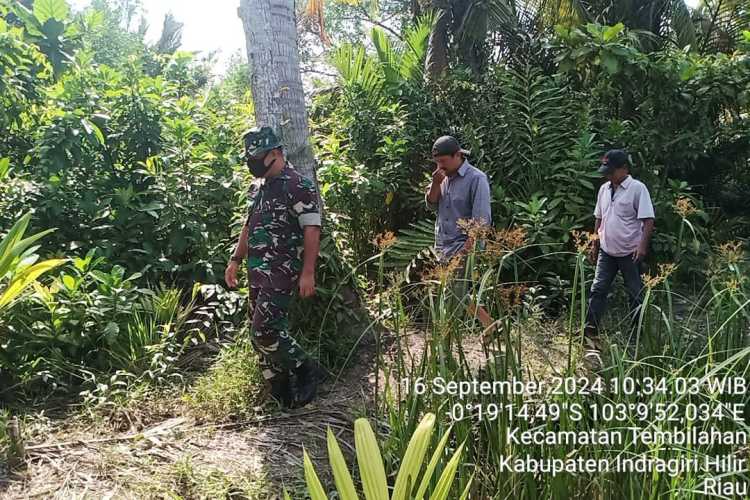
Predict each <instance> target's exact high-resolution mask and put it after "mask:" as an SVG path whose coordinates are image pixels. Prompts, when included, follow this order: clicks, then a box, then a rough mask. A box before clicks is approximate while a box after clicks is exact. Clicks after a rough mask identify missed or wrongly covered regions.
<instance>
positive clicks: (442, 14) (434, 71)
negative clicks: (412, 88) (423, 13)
mask: <svg viewBox="0 0 750 500" xmlns="http://www.w3.org/2000/svg"><path fill="white" fill-rule="evenodd" d="M432 8H433V9H434V11H435V13H436V14H437V15H438V19H437V21H436V22H435V26H434V27H433V28H432V33H430V40H429V42H428V45H427V57H425V73H426V74H427V79H428V80H429V81H430V82H433V83H436V82H438V81H440V78H441V76H442V75H443V73H445V70H447V69H448V28H449V26H450V12H449V9H450V2H449V1H447V0H434V1H433V2H432Z"/></svg>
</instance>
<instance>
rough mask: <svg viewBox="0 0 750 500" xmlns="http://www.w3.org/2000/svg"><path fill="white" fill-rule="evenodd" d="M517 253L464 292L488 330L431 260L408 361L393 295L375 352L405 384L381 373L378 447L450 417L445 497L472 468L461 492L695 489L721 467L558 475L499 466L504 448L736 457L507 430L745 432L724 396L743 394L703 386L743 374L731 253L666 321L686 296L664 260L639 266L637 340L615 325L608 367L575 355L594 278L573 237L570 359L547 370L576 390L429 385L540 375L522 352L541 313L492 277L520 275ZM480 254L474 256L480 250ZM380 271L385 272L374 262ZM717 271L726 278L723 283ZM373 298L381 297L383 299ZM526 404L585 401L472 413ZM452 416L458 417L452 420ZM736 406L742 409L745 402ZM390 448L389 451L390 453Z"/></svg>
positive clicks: (716, 448) (743, 344) (704, 447)
mask: <svg viewBox="0 0 750 500" xmlns="http://www.w3.org/2000/svg"><path fill="white" fill-rule="evenodd" d="M514 251H515V250H508V251H505V252H502V253H501V254H499V255H495V258H494V262H495V265H491V266H489V267H483V268H482V269H484V271H483V273H482V274H481V275H480V276H478V279H475V280H474V282H475V285H474V286H473V288H472V289H471V292H470V297H471V298H472V299H473V301H475V302H477V303H483V304H485V305H486V307H487V308H488V311H489V312H490V314H491V315H492V316H493V318H496V319H497V321H496V322H495V325H494V330H492V329H490V331H488V329H483V328H482V327H481V326H479V325H477V322H476V318H475V317H474V315H471V314H467V313H466V308H465V306H466V298H465V297H455V296H454V295H453V294H452V286H451V285H452V281H453V280H455V279H456V278H455V277H454V276H452V275H451V274H450V273H446V272H443V273H442V274H441V273H440V272H438V273H437V277H433V279H426V280H424V281H422V282H420V283H418V284H415V285H413V286H414V287H416V288H420V289H421V290H422V292H423V293H422V297H423V301H422V302H421V303H420V304H419V305H418V306H417V308H416V309H420V308H421V309H423V310H424V311H425V312H426V316H427V325H426V326H427V332H426V335H425V341H424V344H423V347H422V352H421V353H420V354H421V355H420V356H417V357H416V358H417V361H414V362H406V360H408V359H410V357H411V355H413V354H414V353H413V348H412V347H409V346H408V345H406V344H405V343H403V342H402V339H403V338H405V337H406V336H407V335H408V333H409V331H410V329H412V323H413V321H412V315H413V316H417V315H418V313H419V311H414V310H409V309H408V308H406V307H404V304H403V303H402V296H401V294H400V293H394V294H391V295H390V297H392V302H391V303H390V304H388V308H389V310H390V313H391V317H390V320H389V323H388V326H389V328H390V330H391V331H392V335H393V336H394V338H395V339H396V341H395V345H394V348H395V351H396V352H395V355H394V356H392V357H391V358H390V361H391V363H390V364H389V363H387V362H383V361H384V360H381V364H382V365H383V369H384V372H385V379H386V380H389V381H398V382H403V381H407V382H405V383H401V384H396V385H395V387H389V386H388V385H387V384H386V387H385V388H384V391H383V393H382V394H380V395H379V400H380V401H382V405H383V411H384V418H385V422H386V423H387V429H388V432H387V433H386V445H385V447H384V448H385V456H387V457H402V456H404V455H405V453H406V452H407V449H408V446H409V445H408V443H409V436H411V435H412V434H413V433H414V431H415V430H416V428H417V426H418V423H419V421H420V416H422V415H424V414H427V413H434V414H436V415H437V419H436V422H435V428H436V431H437V435H442V434H443V433H444V432H445V431H446V430H447V429H448V427H449V426H451V425H452V435H453V436H454V438H453V440H452V441H451V443H450V444H449V445H448V446H447V447H446V449H445V453H444V457H443V461H442V462H441V463H444V462H447V460H448V459H449V458H450V453H451V449H453V450H455V448H456V447H457V446H458V443H465V447H464V454H463V460H462V463H461V465H460V466H459V468H458V476H457V480H456V482H455V484H454V486H453V490H452V494H451V496H450V498H457V497H458V496H459V495H460V494H461V493H462V492H463V491H464V489H465V488H466V487H467V486H468V484H469V481H470V480H471V477H472V476H473V475H474V472H475V471H476V477H475V478H474V481H473V486H472V487H471V488H472V494H471V496H470V498H498V499H499V498H514V499H515V498H520V499H526V498H529V499H532V498H540V499H546V498H570V497H580V498H583V497H593V498H618V499H620V498H624V499H631V498H632V499H635V498H652V499H656V498H680V499H682V498H699V497H701V491H702V490H701V488H702V487H703V484H704V481H705V480H706V479H707V478H710V477H713V476H717V475H721V474H720V473H719V472H716V471H713V470H697V471H685V472H682V473H677V474H667V473H659V472H653V471H648V472H643V473H641V472H617V471H612V470H609V471H607V470H597V471H593V472H586V473H580V474H571V473H565V472H563V473H559V474H554V475H553V474H551V473H533V472H517V471H514V470H507V469H506V468H504V467H503V464H504V460H505V459H506V457H518V458H522V457H524V456H526V455H529V456H531V457H533V458H535V459H542V460H551V459H563V458H575V457H579V456H580V457H583V458H593V459H598V460H606V461H607V463H609V464H614V463H615V460H617V459H625V458H634V457H651V458H654V457H658V458H661V459H664V460H669V459H674V460H689V459H698V460H704V458H705V457H707V456H718V455H732V456H739V453H740V450H739V447H737V446H732V445H728V444H721V443H718V442H713V443H708V444H694V445H686V446H677V445H675V446H669V445H667V444H663V443H657V444H643V443H640V442H637V441H633V440H631V439H630V438H629V434H623V435H624V436H625V439H624V442H623V443H612V444H591V445H586V446H583V445H576V444H567V443H560V444H551V445H544V446H538V445H525V444H520V445H519V444H516V443H514V442H513V440H512V439H511V438H510V436H509V432H510V431H512V430H513V429H514V428H518V429H519V432H523V431H527V430H547V431H553V432H556V433H559V432H561V431H576V432H578V431H589V430H594V431H607V432H613V431H622V432H623V433H625V432H626V431H627V432H630V431H629V429H649V430H652V431H661V430H663V431H669V432H672V431H674V430H675V429H677V430H689V429H691V428H696V429H698V430H704V431H709V430H710V429H711V428H712V427H714V428H716V429H718V430H720V431H743V432H748V425H747V420H745V421H738V420H737V419H733V418H728V417H729V413H728V408H729V406H728V405H731V404H745V405H746V407H747V406H750V400H749V398H748V395H747V394H728V393H720V392H717V391H715V390H713V391H712V390H709V389H708V386H707V385H706V382H710V381H712V380H714V379H721V378H723V377H741V378H744V379H745V380H748V375H749V371H750V369H749V368H748V366H750V344H749V342H748V326H749V325H750V320H749V318H750V314H749V311H750V306H749V305H748V304H749V301H748V294H747V293H746V292H745V290H744V288H743V285H744V278H743V277H742V276H741V275H738V273H740V268H739V266H738V265H737V262H736V261H735V262H733V263H730V265H728V266H725V269H724V270H723V271H721V272H719V273H715V275H714V277H713V278H712V279H711V280H710V281H711V283H710V284H709V285H710V286H709V285H707V287H706V289H704V290H703V291H700V293H699V294H698V296H697V297H694V301H693V303H692V305H691V308H690V310H689V311H682V312H681V314H680V317H681V319H680V320H679V321H678V320H676V319H675V316H676V314H675V310H674V309H675V302H676V301H679V302H680V303H681V304H682V303H684V302H685V298H684V297H682V296H680V295H679V294H678V293H677V292H675V291H674V290H673V287H672V284H671V283H670V274H671V271H672V270H673V268H672V267H669V266H662V267H660V273H659V274H657V275H656V276H646V277H645V283H646V286H645V289H644V294H643V305H642V307H641V309H640V313H639V315H638V317H637V321H636V327H635V329H634V331H633V335H634V338H633V339H631V341H632V343H634V344H635V345H634V346H631V347H630V348H629V347H628V345H627V343H626V344H625V345H622V346H621V345H620V344H619V343H617V342H616V341H615V339H614V337H611V342H610V346H609V348H608V349H606V350H605V351H604V352H603V353H602V354H603V359H604V366H603V367H602V368H601V370H599V371H598V372H596V373H592V372H589V371H587V370H585V369H584V368H583V367H582V364H581V354H582V352H583V349H582V348H583V343H582V342H583V320H584V318H585V312H586V303H587V290H588V286H589V283H590V277H589V278H587V274H589V269H588V268H587V266H586V265H585V259H584V255H585V252H584V249H583V248H580V247H579V251H578V252H577V255H576V256H577V258H576V266H575V269H574V270H573V280H572V283H573V286H572V288H571V290H570V297H569V305H568V314H567V315H566V321H565V324H564V327H560V328H559V335H560V336H564V337H565V338H567V359H565V360H564V361H565V362H564V364H563V365H562V366H557V367H555V368H556V373H557V374H559V375H560V376H561V377H566V376H567V377H574V378H577V379H579V380H580V381H581V382H579V388H576V389H574V390H571V391H564V390H563V391H560V393H557V394H552V393H549V392H547V393H545V394H544V395H542V396H536V397H528V396H525V395H523V394H502V395H497V396H492V397H489V396H481V395H478V396H474V397H471V398H469V399H466V400H462V399H459V398H458V397H457V396H453V395H446V394H436V393H434V392H433V391H431V390H430V389H429V384H430V382H431V381H433V380H435V379H436V378H442V379H444V380H446V381H467V380H469V381H470V380H488V381H496V380H518V381H526V382H528V381H530V380H534V379H535V378H536V377H537V375H536V374H535V373H533V372H529V370H528V369H527V363H525V359H524V356H525V352H526V348H525V347H526V345H527V343H528V342H530V339H529V337H530V336H529V332H528V331H527V330H526V328H529V327H532V326H533V325H535V324H536V323H535V322H533V321H532V319H533V318H531V317H530V313H529V308H528V307H525V306H524V305H523V304H522V303H521V301H520V300H515V301H513V300H508V296H509V294H504V293H503V290H507V289H509V288H510V289H512V288H513V287H518V283H517V281H518V280H517V278H516V280H515V282H513V283H502V282H501V280H500V279H499V277H500V275H501V274H500V268H501V267H502V266H503V265H505V268H504V269H505V274H506V275H508V274H509V275H510V276H517V270H515V272H514V270H513V265H512V261H513V259H512V258H510V257H512V255H511V254H512V253H513V252H514ZM476 257H477V258H478V259H479V258H480V257H481V256H479V255H477V256H476ZM724 260H725V261H726V260H727V259H724ZM729 260H730V261H731V260H732V259H729ZM498 262H500V263H501V264H500V266H498V265H497V263H498ZM508 263H510V265H508ZM509 269H510V272H508V270H509ZM443 271H444V270H443ZM725 271H726V272H725ZM470 272H471V271H469V273H470ZM381 273H382V270H381ZM727 273H728V274H729V276H730V279H729V281H728V279H727V276H726V275H727ZM467 274H468V273H467ZM740 274H741V273H740ZM732 276H734V277H733V278H732ZM475 278H477V276H475ZM732 279H733V280H734V281H731V280H732ZM379 281H380V283H383V278H382V274H381V277H380V279H379ZM721 283H724V284H725V286H720V284H721ZM519 295H520V292H519ZM382 296H383V297H386V296H387V295H382ZM379 307H381V308H382V304H381V305H380V306H379ZM477 343H479V344H481V347H482V349H481V351H482V352H483V359H481V360H479V362H478V363H477V361H476V359H475V360H474V363H473V364H472V363H470V362H469V361H468V360H467V358H468V356H467V352H466V349H465V348H466V346H467V345H469V344H477ZM626 378H630V379H633V380H635V381H644V380H646V381H648V380H654V381H658V383H659V384H663V385H661V388H660V389H659V390H652V389H647V388H644V389H642V390H640V391H637V390H633V391H630V390H629V389H628V387H619V390H617V391H615V390H612V387H613V384H614V383H615V382H614V381H615V380H620V381H622V380H625V379H626ZM691 378H692V379H694V380H696V381H697V382H696V384H697V385H696V386H695V387H699V390H697V391H696V393H695V394H690V393H683V391H682V388H683V381H684V380H689V379H691ZM583 380H586V381H588V383H589V384H591V383H593V382H594V381H595V380H600V381H601V384H602V387H603V389H602V390H601V391H595V393H590V394H587V393H584V392H583V391H581V390H580V385H581V384H585V383H586V382H583ZM417 381H420V382H424V383H425V384H428V388H427V390H425V391H415V390H414V389H415V387H421V386H419V385H418V383H417ZM646 383H648V382H646ZM626 384H627V382H626ZM644 387H645V386H644ZM422 388H424V387H422ZM524 404H529V405H530V407H531V408H532V409H533V410H534V411H537V410H539V411H541V409H542V408H547V409H548V410H549V409H550V408H551V406H549V405H552V404H557V405H559V407H561V408H571V407H573V406H574V405H579V406H580V408H583V409H584V411H583V414H582V418H580V419H579V418H577V416H576V415H573V413H572V412H571V411H562V412H561V413H560V415H559V416H557V415H555V416H554V417H553V416H550V415H549V414H548V415H542V414H540V415H539V417H538V418H533V419H528V420H527V419H515V420H512V419H511V418H510V416H509V414H508V412H507V411H500V412H497V413H494V412H490V413H492V414H491V415H489V416H488V415H486V414H485V415H484V416H481V417H480V415H479V414H478V406H479V405H481V406H482V408H483V409H484V411H485V412H486V411H487V409H488V408H490V405H498V406H499V407H500V408H510V407H512V408H515V409H520V408H522V405H524ZM700 404H707V405H710V408H719V409H718V410H716V412H717V413H715V414H713V415H711V416H710V417H705V418H700V417H699V418H692V417H693V416H692V415H691V414H689V413H688V412H691V411H692V409H693V407H692V406H691V405H700ZM469 405H472V406H469ZM545 405H547V406H545ZM607 405H620V406H615V407H616V408H625V409H626V410H625V411H624V414H623V415H622V417H623V418H621V419H614V418H611V419H607V418H604V417H602V416H599V418H597V414H596V413H595V412H594V408H597V409H598V411H601V409H602V408H604V407H605V406H607ZM644 405H646V406H644ZM659 405H661V406H659ZM669 405H674V406H669ZM659 407H663V408H669V411H670V412H674V415H679V416H681V417H680V418H682V420H681V421H676V422H672V421H669V419H667V418H664V415H663V414H661V413H660V412H659V411H658V410H657V408H659ZM493 408H494V407H493ZM645 408H648V409H649V411H648V414H647V415H646V414H643V413H640V411H641V410H643V409H645ZM548 413H549V411H548ZM452 417H463V418H461V419H457V420H456V419H454V418H452ZM744 417H745V419H747V410H745V414H744ZM391 460H393V461H398V459H396V458H391ZM396 465H397V464H389V465H388V466H387V467H386V469H387V470H396V469H397V467H396ZM439 472H440V471H438V474H439ZM724 476H725V477H724V479H725V480H728V481H748V477H747V471H744V472H743V471H739V472H738V471H735V472H733V473H727V474H725V475H724ZM433 486H434V485H433Z"/></svg>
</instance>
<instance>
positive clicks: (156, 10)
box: [69, 0, 245, 71]
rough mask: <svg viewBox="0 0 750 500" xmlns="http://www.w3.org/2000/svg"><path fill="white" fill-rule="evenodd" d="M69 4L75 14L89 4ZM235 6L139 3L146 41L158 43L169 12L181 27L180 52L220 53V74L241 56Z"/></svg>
mask: <svg viewBox="0 0 750 500" xmlns="http://www.w3.org/2000/svg"><path fill="white" fill-rule="evenodd" d="M69 2H70V3H71V4H72V6H73V8H74V9H76V10H81V9H83V8H85V7H86V6H87V5H89V3H90V1H89V0H72V1H71V0H69ZM239 5H240V2H239V0H209V1H203V0H143V9H144V11H145V12H144V15H145V17H146V22H147V23H148V32H147V34H146V40H147V41H149V42H155V41H156V40H158V39H159V35H160V34H161V28H162V23H163V22H164V15H165V14H166V13H167V12H171V13H172V14H174V16H175V18H176V19H177V20H178V21H179V22H181V23H184V26H183V28H182V47H181V49H182V50H189V51H201V52H203V53H208V52H210V51H212V50H220V53H219V54H218V55H217V60H218V65H217V68H216V69H217V70H219V71H221V70H222V69H223V68H224V67H225V65H226V63H227V61H228V60H229V58H230V56H231V55H232V54H233V53H235V52H237V51H242V52H243V54H244V50H245V34H244V32H243V31H242V22H241V21H240V18H239V17H237V7H239ZM134 24H137V21H136V23H134Z"/></svg>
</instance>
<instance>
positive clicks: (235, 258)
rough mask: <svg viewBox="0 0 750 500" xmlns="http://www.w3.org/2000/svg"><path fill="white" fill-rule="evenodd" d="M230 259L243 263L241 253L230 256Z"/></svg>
mask: <svg viewBox="0 0 750 500" xmlns="http://www.w3.org/2000/svg"><path fill="white" fill-rule="evenodd" d="M229 260H231V261H232V262H237V263H238V264H241V263H242V260H243V258H242V257H240V256H239V255H232V256H231V257H229Z"/></svg>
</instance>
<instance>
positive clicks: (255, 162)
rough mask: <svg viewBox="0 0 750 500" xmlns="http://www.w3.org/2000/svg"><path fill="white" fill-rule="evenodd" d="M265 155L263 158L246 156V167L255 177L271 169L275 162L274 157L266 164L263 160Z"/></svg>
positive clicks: (261, 175)
mask: <svg viewBox="0 0 750 500" xmlns="http://www.w3.org/2000/svg"><path fill="white" fill-rule="evenodd" d="M267 156H268V155H265V156H263V158H248V160H247V167H248V168H249V169H250V172H251V173H252V174H253V175H254V176H255V177H263V176H264V175H266V174H267V173H268V171H269V170H271V167H273V164H274V163H276V158H274V159H273V161H272V162H271V163H269V164H268V165H266V164H265V161H266V157H267Z"/></svg>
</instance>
